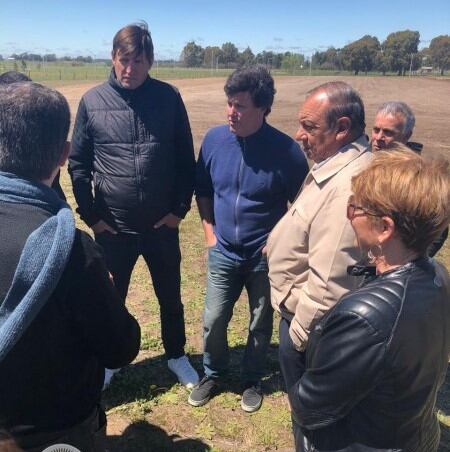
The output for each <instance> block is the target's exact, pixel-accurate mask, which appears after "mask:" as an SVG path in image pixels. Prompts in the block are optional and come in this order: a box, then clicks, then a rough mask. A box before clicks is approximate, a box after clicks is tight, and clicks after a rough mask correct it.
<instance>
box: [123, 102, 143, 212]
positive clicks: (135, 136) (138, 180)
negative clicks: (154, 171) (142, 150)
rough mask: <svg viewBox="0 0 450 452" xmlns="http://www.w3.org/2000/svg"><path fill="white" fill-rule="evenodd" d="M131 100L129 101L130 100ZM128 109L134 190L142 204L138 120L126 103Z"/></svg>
mask: <svg viewBox="0 0 450 452" xmlns="http://www.w3.org/2000/svg"><path fill="white" fill-rule="evenodd" d="M130 100H131V99H130ZM127 104H128V108H129V109H130V113H131V117H132V121H131V124H132V130H133V154H134V165H135V169H136V186H137V187H136V188H137V192H138V200H139V203H143V202H144V193H143V190H142V187H141V179H142V174H141V162H140V159H141V156H140V154H139V144H138V143H139V136H140V134H139V123H138V118H137V116H136V113H135V112H134V110H133V108H131V105H130V104H131V102H130V103H128V102H127Z"/></svg>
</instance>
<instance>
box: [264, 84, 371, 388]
mask: <svg viewBox="0 0 450 452" xmlns="http://www.w3.org/2000/svg"><path fill="white" fill-rule="evenodd" d="M299 123H300V128H299V130H298V132H297V135H296V139H297V140H298V141H300V142H301V144H302V147H303V150H304V152H305V153H306V155H307V156H308V158H309V159H311V160H312V161H313V162H314V165H313V166H312V168H311V170H310V172H309V174H308V176H307V177H306V179H305V182H304V184H303V187H302V189H301V190H300V193H299V195H298V196H297V199H296V200H295V201H294V203H293V204H292V206H291V208H290V210H289V211H288V212H287V213H286V214H285V215H284V217H283V218H282V219H281V220H280V221H279V222H278V224H277V225H276V226H275V228H274V229H273V230H272V232H271V234H270V236H269V239H268V242H267V255H268V261H269V279H270V284H271V297H272V305H273V307H274V309H275V310H277V311H278V312H280V314H281V322H280V348H279V353H280V365H281V370H282V372H283V377H284V380H285V383H286V387H287V389H289V388H290V386H292V385H293V384H294V383H295V382H296V381H297V380H298V379H299V378H300V377H301V375H302V373H303V371H304V353H303V351H304V349H305V347H306V344H307V341H308V335H309V332H310V329H311V325H312V324H313V323H314V322H315V321H317V320H318V319H319V318H320V317H322V316H323V314H324V313H325V312H326V311H327V310H328V309H329V308H330V307H332V306H333V305H334V304H335V303H336V302H337V301H338V300H339V298H340V297H341V296H342V295H343V294H345V293H346V292H347V291H349V290H351V289H354V288H355V287H356V286H357V284H358V283H359V282H360V281H359V278H356V277H354V276H349V275H348V274H347V267H348V266H349V265H352V264H354V263H355V262H356V261H357V260H358V259H359V258H360V256H359V249H358V247H357V245H356V243H355V235H354V233H353V230H352V228H351V226H350V223H349V222H348V220H347V218H346V214H345V213H346V206H347V201H348V198H349V196H350V194H351V190H350V182H351V178H352V176H353V175H354V174H357V173H358V172H359V171H361V170H362V169H363V168H364V167H365V166H366V165H367V164H368V163H369V160H370V157H371V153H370V152H369V151H368V142H367V139H366V137H365V134H364V128H365V122H364V105H363V103H362V101H361V98H360V97H359V95H358V93H357V92H356V91H355V90H354V89H353V88H351V87H350V86H349V85H347V84H346V83H343V82H330V83H325V84H323V85H320V86H318V87H317V88H315V89H313V90H312V91H310V92H309V93H308V94H307V96H306V100H305V102H304V104H303V105H302V107H301V109H300V113H299Z"/></svg>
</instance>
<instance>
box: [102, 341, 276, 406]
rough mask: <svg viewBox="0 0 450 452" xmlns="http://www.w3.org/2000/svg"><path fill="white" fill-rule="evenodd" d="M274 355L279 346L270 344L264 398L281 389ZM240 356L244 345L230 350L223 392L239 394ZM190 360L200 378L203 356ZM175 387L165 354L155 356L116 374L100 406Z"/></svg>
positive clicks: (138, 397)
mask: <svg viewBox="0 0 450 452" xmlns="http://www.w3.org/2000/svg"><path fill="white" fill-rule="evenodd" d="M277 354H278V346H277V345H273V344H272V345H271V347H270V350H269V356H268V361H267V374H266V376H265V377H264V379H263V391H264V394H265V395H270V394H273V393H274V392H279V391H283V390H284V383H283V378H282V376H281V372H280V367H279V364H278V358H277ZM243 355H244V346H240V345H239V346H236V347H230V367H229V372H228V374H227V376H226V377H224V378H223V380H222V381H221V383H222V385H221V388H222V390H223V391H224V392H231V393H235V394H240V393H241V383H242V381H241V378H240V363H241V361H242V357H243ZM190 360H191V363H192V364H193V366H194V367H195V368H196V369H197V371H198V372H199V374H200V376H202V375H203V365H202V355H201V354H191V355H190ZM175 384H177V380H176V378H175V375H173V374H172V372H170V371H169V370H168V368H167V360H166V358H165V355H158V356H154V357H152V358H147V359H144V360H142V361H140V362H139V363H136V364H133V365H130V366H127V367H126V368H125V369H122V371H121V372H120V373H119V374H116V376H115V377H114V379H113V381H112V384H111V385H110V387H109V388H108V389H107V390H106V391H104V392H103V403H104V406H105V409H106V410H110V409H112V408H115V407H117V406H120V405H123V404H125V403H129V402H132V401H135V400H137V399H144V400H151V399H152V398H154V397H155V396H156V395H159V394H162V393H164V392H167V391H169V390H170V389H171V388H172V386H174V385H175Z"/></svg>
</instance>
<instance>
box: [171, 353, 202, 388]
mask: <svg viewBox="0 0 450 452" xmlns="http://www.w3.org/2000/svg"><path fill="white" fill-rule="evenodd" d="M167 366H168V367H169V369H170V370H171V371H172V372H173V373H174V374H175V375H176V376H177V378H178V381H179V382H180V383H181V384H182V385H184V386H186V388H188V389H192V388H193V387H194V386H195V385H196V384H197V383H198V382H199V378H198V373H197V372H196V370H195V369H194V368H193V367H192V366H191V363H190V362H189V360H188V357H187V356H186V355H183V356H181V357H180V358H174V359H169V360H168V361H167Z"/></svg>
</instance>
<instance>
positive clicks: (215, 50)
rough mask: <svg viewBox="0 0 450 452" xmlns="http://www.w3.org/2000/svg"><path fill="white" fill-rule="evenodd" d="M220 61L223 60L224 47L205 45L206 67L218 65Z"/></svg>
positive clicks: (204, 62)
mask: <svg viewBox="0 0 450 452" xmlns="http://www.w3.org/2000/svg"><path fill="white" fill-rule="evenodd" d="M218 62H222V49H221V48H220V47H218V46H208V47H205V50H204V52H203V65H204V66H206V67H216V65H217V64H218Z"/></svg>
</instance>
